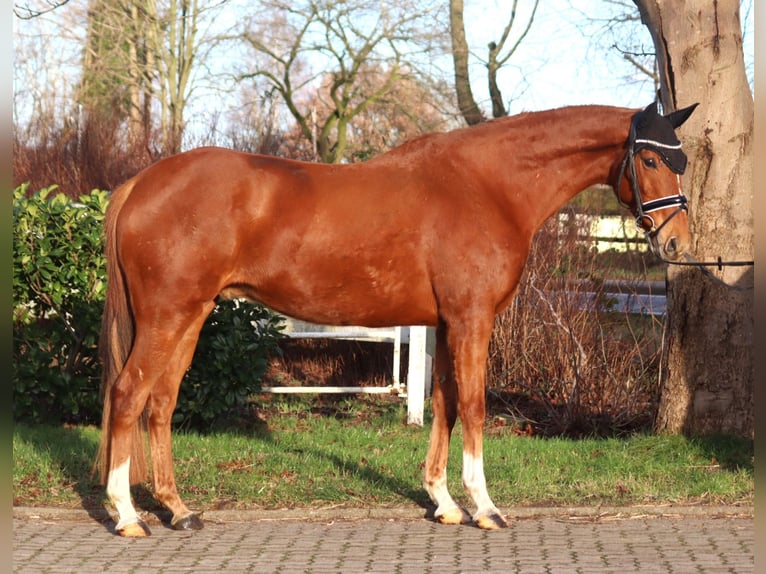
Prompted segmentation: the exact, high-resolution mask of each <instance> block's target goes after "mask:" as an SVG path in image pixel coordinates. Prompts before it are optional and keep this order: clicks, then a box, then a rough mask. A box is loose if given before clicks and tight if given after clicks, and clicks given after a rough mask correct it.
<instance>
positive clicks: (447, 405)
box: [423, 323, 471, 524]
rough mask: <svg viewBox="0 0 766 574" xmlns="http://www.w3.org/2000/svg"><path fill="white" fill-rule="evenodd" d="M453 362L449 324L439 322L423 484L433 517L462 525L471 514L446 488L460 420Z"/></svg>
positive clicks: (467, 520)
mask: <svg viewBox="0 0 766 574" xmlns="http://www.w3.org/2000/svg"><path fill="white" fill-rule="evenodd" d="M451 362H452V361H451V358H450V354H449V350H448V348H447V341H446V327H445V325H444V324H443V323H440V324H439V326H438V328H437V329H436V354H435V356H434V372H433V397H432V401H431V410H432V412H433V424H432V426H431V439H430V442H429V445H428V455H427V457H426V467H425V476H424V481H423V484H424V487H425V489H426V492H428V496H430V497H431V500H432V501H433V503H434V504H435V505H436V510H435V511H434V518H435V519H436V520H437V521H438V522H441V523H442V524H461V523H465V522H470V520H471V516H470V515H469V514H468V513H467V512H466V511H465V510H463V509H462V508H460V507H459V506H458V505H457V504H456V503H455V501H454V500H453V499H452V496H450V493H449V490H448V488H447V458H448V455H449V443H450V436H451V434H452V429H453V428H454V426H455V421H456V420H457V387H456V386H455V377H454V374H453V371H452V367H451Z"/></svg>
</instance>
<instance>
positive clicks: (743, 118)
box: [635, 0, 755, 437]
mask: <svg viewBox="0 0 766 574" xmlns="http://www.w3.org/2000/svg"><path fill="white" fill-rule="evenodd" d="M635 2H636V4H637V6H638V8H639V11H640V13H641V18H642V21H643V22H644V24H645V25H646V26H647V27H648V28H649V30H650V32H651V34H652V38H653V40H654V45H655V49H656V53H657V62H658V69H659V72H660V82H661V90H660V94H661V100H662V104H663V108H664V112H665V113H669V112H670V111H672V110H674V109H676V107H684V106H686V105H689V104H692V103H694V102H699V103H700V105H699V107H698V108H697V110H696V111H695V113H694V114H693V115H692V117H691V118H690V119H689V121H687V122H686V124H684V126H683V128H681V130H680V131H681V134H680V135H681V140H682V141H683V143H684V149H685V151H686V153H687V155H688V156H689V168H688V169H687V172H686V174H685V176H684V187H685V190H686V193H687V195H688V196H689V225H690V230H691V235H692V251H693V255H694V257H695V258H696V259H697V260H699V261H710V260H716V259H717V257H719V256H720V257H721V258H722V259H723V260H724V261H727V260H752V259H753V254H754V231H753V211H752V201H753V179H752V141H753V97H752V94H751V92H750V87H749V84H748V82H747V77H746V73H745V65H744V56H743V51H742V35H741V27H740V18H739V2H738V1H737V0H712V1H711V0H686V1H685V2H677V1H676V0H635ZM711 270H712V271H713V273H714V274H715V275H716V276H717V277H719V278H720V279H722V280H723V281H725V282H726V283H728V284H730V285H732V286H734V287H735V288H734V289H733V288H727V287H723V286H721V285H719V284H717V283H715V282H713V281H711V280H710V279H709V278H707V277H705V276H703V275H702V274H701V273H700V272H699V271H698V270H696V269H694V268H688V267H672V266H671V267H670V268H669V269H668V274H667V280H668V324H667V329H666V331H667V338H666V345H667V360H666V364H665V365H664V369H663V380H662V387H661V396H660V404H659V411H658V416H657V420H656V425H655V426H656V430H657V431H659V432H670V433H683V434H687V435H693V434H709V433H734V434H739V435H742V436H747V437H753V434H754V424H753V383H754V379H755V368H754V353H753V323H754V313H753V303H754V300H753V299H754V292H753V289H752V286H753V282H754V274H753V267H724V268H723V269H722V270H717V269H715V268H712V269H711Z"/></svg>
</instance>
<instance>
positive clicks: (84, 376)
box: [13, 185, 107, 422]
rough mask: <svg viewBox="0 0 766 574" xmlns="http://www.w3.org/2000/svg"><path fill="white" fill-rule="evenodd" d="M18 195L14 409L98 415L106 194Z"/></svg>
mask: <svg viewBox="0 0 766 574" xmlns="http://www.w3.org/2000/svg"><path fill="white" fill-rule="evenodd" d="M27 187H28V186H27V185H22V186H20V187H18V188H16V190H14V194H13V361H14V369H13V409H14V416H15V418H17V419H20V420H30V421H51V420H65V421H79V420H83V421H90V422H93V421H95V420H97V417H98V413H99V412H100V410H101V408H100V405H99V378H100V369H99V364H98V354H97V352H96V342H97V341H98V334H99V327H100V320H101V313H102V311H103V304H104V296H105V293H106V284H105V280H104V264H105V259H104V256H103V247H102V241H101V225H102V221H103V218H104V212H105V210H106V205H107V193H106V192H104V191H94V192H92V193H91V194H89V195H83V196H81V197H80V198H79V201H78V202H74V201H73V200H71V199H69V198H68V197H66V196H65V195H63V194H61V193H54V192H56V189H57V188H56V186H51V187H48V188H45V189H42V190H40V191H39V192H38V193H36V194H33V195H31V196H29V197H27V191H28V189H27Z"/></svg>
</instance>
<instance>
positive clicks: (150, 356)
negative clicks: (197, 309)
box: [106, 313, 197, 537]
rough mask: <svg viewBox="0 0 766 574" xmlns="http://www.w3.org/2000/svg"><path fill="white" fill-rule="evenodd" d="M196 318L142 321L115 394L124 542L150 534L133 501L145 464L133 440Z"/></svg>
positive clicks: (113, 453)
mask: <svg viewBox="0 0 766 574" xmlns="http://www.w3.org/2000/svg"><path fill="white" fill-rule="evenodd" d="M196 316H197V314H196V313H195V314H194V315H193V318H189V317H187V318H183V317H172V318H171V317H163V318H159V317H157V318H155V319H154V320H152V321H150V322H147V321H137V322H136V337H135V341H134V345H133V349H132V350H131V352H130V356H129V357H128V360H127V361H126V363H125V366H124V368H123V370H122V372H121V373H120V375H119V377H118V378H117V380H116V381H115V383H114V385H113V387H112V389H111V392H110V400H111V420H110V424H109V432H110V440H109V442H110V446H109V459H108V461H107V462H108V465H109V466H108V469H109V471H108V476H107V484H106V494H107V497H108V498H109V500H110V501H111V502H112V504H113V505H114V507H115V508H116V510H117V513H118V520H117V526H116V527H115V530H116V532H117V533H118V534H120V535H121V536H127V537H137V536H147V535H148V534H150V532H149V529H148V527H147V526H146V525H145V524H144V523H143V522H142V521H141V519H140V518H139V517H138V514H137V512H136V509H135V507H134V506H133V503H132V501H131V496H130V483H131V480H130V467H131V464H142V463H143V461H131V454H132V450H133V449H132V444H133V440H134V439H133V436H134V432H135V428H136V424H137V422H138V420H139V417H140V416H141V413H142V412H143V411H144V409H145V407H146V405H147V401H148V400H149V396H150V394H151V393H152V392H153V390H154V387H155V385H156V383H157V382H158V381H159V380H160V379H161V378H162V377H163V374H164V372H165V371H166V369H167V367H168V364H169V363H170V362H171V361H172V359H173V355H174V351H175V349H176V347H177V342H178V341H179V339H180V338H182V335H183V334H184V333H185V332H186V330H187V328H188V327H189V324H190V323H191V322H193V319H196ZM149 323H150V324H149ZM158 325H159V326H158ZM136 440H140V439H136Z"/></svg>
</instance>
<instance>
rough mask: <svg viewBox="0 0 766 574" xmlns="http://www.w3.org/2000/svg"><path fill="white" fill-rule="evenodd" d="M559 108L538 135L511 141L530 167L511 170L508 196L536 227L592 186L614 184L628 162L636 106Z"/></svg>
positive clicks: (507, 186) (507, 178)
mask: <svg viewBox="0 0 766 574" xmlns="http://www.w3.org/2000/svg"><path fill="white" fill-rule="evenodd" d="M554 112H559V113H558V114H556V115H552V116H551V118H552V119H551V120H550V121H548V122H545V123H543V122H541V127H540V128H539V130H538V131H537V132H536V133H535V137H534V138H532V137H529V138H528V139H527V141H521V142H520V141H509V143H508V146H511V148H512V149H516V150H518V151H517V153H518V154H519V155H520V156H523V164H524V166H525V169H524V170H523V171H522V173H520V171H519V170H518V168H516V169H515V170H514V169H513V168H511V170H513V171H511V170H509V172H508V173H506V174H505V177H506V188H507V191H506V194H507V199H508V201H509V202H510V203H511V204H512V205H511V209H517V208H521V209H523V210H524V212H525V213H526V214H527V216H528V220H527V221H528V223H529V226H530V228H531V230H532V231H534V230H536V229H537V228H539V227H540V226H541V225H542V224H543V223H544V222H545V220H546V219H548V218H549V217H550V216H551V215H553V214H554V213H555V212H556V211H558V210H559V209H560V208H561V207H563V206H564V205H565V204H566V203H567V202H568V201H569V200H571V199H572V198H573V197H574V196H575V195H577V194H579V193H580V192H581V191H584V190H585V189H587V188H588V187H590V186H592V185H595V184H610V185H613V184H614V183H615V182H613V181H610V175H611V172H612V171H613V169H614V166H615V164H616V163H619V162H620V161H621V160H622V157H623V155H624V144H625V141H626V139H627V136H628V133H627V132H628V125H629V121H630V114H631V112H630V110H624V109H620V108H593V109H591V108H573V109H571V110H554ZM529 129H530V130H531V129H534V128H532V127H531V128H529ZM543 130H544V131H543ZM520 131H521V130H520ZM518 137H519V135H518V134H517V135H516V138H515V139H518ZM502 147H506V146H502ZM506 149H508V148H507V147H506ZM506 163H508V162H506Z"/></svg>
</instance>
